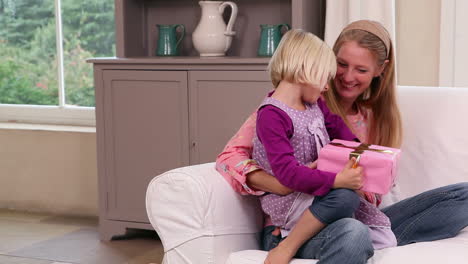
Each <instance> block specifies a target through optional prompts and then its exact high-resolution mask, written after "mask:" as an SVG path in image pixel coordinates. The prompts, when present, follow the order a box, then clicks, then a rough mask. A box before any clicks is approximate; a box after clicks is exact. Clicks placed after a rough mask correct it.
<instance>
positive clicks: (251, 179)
mask: <svg viewBox="0 0 468 264" xmlns="http://www.w3.org/2000/svg"><path fill="white" fill-rule="evenodd" d="M247 185H248V186H250V187H251V188H254V189H257V190H261V191H264V192H271V193H274V194H278V195H287V194H290V193H292V192H293V190H291V189H289V188H288V187H286V186H284V185H282V184H281V183H280V182H279V181H278V179H276V178H275V177H274V176H273V175H271V174H268V173H266V172H265V171H263V170H256V171H252V172H250V173H248V174H247Z"/></svg>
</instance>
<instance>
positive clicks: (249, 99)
mask: <svg viewBox="0 0 468 264" xmlns="http://www.w3.org/2000/svg"><path fill="white" fill-rule="evenodd" d="M272 88H273V86H272V84H271V81H270V78H269V76H268V74H267V73H266V72H265V71H191V72H190V73H189V97H190V140H191V141H190V144H191V145H190V163H191V164H199V163H205V162H212V161H214V160H215V159H216V156H217V155H218V154H219V153H220V152H221V151H222V150H223V148H224V146H225V145H226V143H227V141H228V140H229V139H230V138H231V137H232V136H233V135H234V133H235V132H237V130H238V129H239V127H240V126H241V125H242V123H243V122H244V121H245V120H246V119H247V117H248V116H249V115H250V114H251V113H252V112H254V111H255V109H256V108H257V106H258V105H259V104H260V102H261V101H262V99H263V98H264V97H265V96H266V94H267V93H268V91H270V90H272Z"/></svg>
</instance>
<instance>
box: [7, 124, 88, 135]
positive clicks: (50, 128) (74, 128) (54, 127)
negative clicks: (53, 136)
mask: <svg viewBox="0 0 468 264" xmlns="http://www.w3.org/2000/svg"><path fill="white" fill-rule="evenodd" d="M0 129H4V130H7V129H11V130H36V131H57V132H77V133H96V128H95V127H90V126H65V125H44V124H25V123H8V122H0Z"/></svg>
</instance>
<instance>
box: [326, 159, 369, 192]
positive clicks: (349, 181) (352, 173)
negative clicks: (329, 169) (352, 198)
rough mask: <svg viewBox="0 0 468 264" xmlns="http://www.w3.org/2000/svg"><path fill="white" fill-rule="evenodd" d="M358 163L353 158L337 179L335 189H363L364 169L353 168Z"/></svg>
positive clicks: (334, 184)
mask: <svg viewBox="0 0 468 264" xmlns="http://www.w3.org/2000/svg"><path fill="white" fill-rule="evenodd" d="M355 163H356V159H355V158H351V159H350V160H349V161H348V162H347V163H346V165H345V167H344V168H343V170H342V171H340V172H339V173H338V174H337V175H336V178H335V182H334V183H333V188H335V189H337V188H346V189H352V190H359V189H361V187H362V167H359V166H358V167H356V168H353V166H354V164H355Z"/></svg>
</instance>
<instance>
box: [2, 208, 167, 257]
mask: <svg viewBox="0 0 468 264" xmlns="http://www.w3.org/2000/svg"><path fill="white" fill-rule="evenodd" d="M162 256H163V248H162V245H161V241H160V240H159V238H158V237H157V235H156V233H155V232H154V231H146V230H132V231H131V232H129V234H128V235H127V236H125V237H124V238H122V239H119V240H113V241H111V242H103V241H100V240H99V238H98V231H97V218H77V217H58V216H51V215H46V214H33V213H24V212H16V211H10V210H3V209H0V264H148V263H155V264H160V263H161V261H162Z"/></svg>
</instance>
